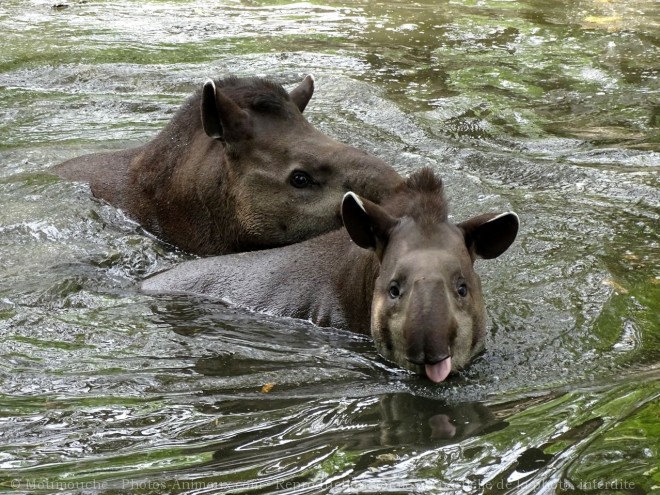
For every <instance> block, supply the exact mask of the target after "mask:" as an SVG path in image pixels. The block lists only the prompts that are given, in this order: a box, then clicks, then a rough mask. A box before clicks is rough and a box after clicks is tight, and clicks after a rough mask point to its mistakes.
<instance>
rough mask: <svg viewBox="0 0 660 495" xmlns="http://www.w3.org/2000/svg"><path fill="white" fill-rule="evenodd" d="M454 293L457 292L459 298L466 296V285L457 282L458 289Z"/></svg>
mask: <svg viewBox="0 0 660 495" xmlns="http://www.w3.org/2000/svg"><path fill="white" fill-rule="evenodd" d="M456 292H458V295H459V296H461V297H465V296H467V295H468V288H467V285H465V282H459V284H458V287H456Z"/></svg>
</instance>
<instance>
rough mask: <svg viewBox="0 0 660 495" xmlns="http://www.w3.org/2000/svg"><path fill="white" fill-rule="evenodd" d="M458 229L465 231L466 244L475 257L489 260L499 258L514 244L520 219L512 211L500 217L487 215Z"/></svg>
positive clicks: (469, 221)
mask: <svg viewBox="0 0 660 495" xmlns="http://www.w3.org/2000/svg"><path fill="white" fill-rule="evenodd" d="M458 227H459V228H460V229H461V230H462V231H463V236H464V237H465V244H466V246H467V247H468V249H469V250H470V252H471V253H472V254H473V257H475V256H476V257H478V258H483V259H487V260H489V259H493V258H497V257H498V256H499V255H501V254H502V253H503V252H504V251H506V250H507V249H509V246H511V244H513V241H515V240H516V236H517V235H518V228H519V227H520V219H519V218H518V215H517V214H515V213H514V212H512V211H508V212H506V213H500V214H498V215H495V214H493V213H486V214H485V215H480V216H478V217H475V218H471V219H470V220H467V221H466V222H463V223H460V224H459V225H458Z"/></svg>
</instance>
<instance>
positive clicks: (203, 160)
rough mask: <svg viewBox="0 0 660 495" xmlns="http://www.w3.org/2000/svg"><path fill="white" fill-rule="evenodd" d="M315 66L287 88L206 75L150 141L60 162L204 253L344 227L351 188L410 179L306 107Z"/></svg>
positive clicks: (148, 223) (159, 232) (384, 188)
mask: <svg viewBox="0 0 660 495" xmlns="http://www.w3.org/2000/svg"><path fill="white" fill-rule="evenodd" d="M313 91H314V79H313V78H312V77H311V76H307V77H306V78H305V79H304V80H303V82H302V83H301V84H300V85H299V86H298V87H296V88H295V89H293V90H292V91H291V92H290V93H287V92H286V91H285V90H284V88H282V86H281V85H279V84H276V83H274V82H272V81H270V80H266V79H261V78H242V79H241V78H234V77H230V78H227V79H223V80H215V81H212V80H209V81H207V82H206V83H205V84H204V86H203V87H202V89H201V90H200V91H198V92H197V93H195V94H194V95H193V96H192V97H191V98H189V99H188V101H187V102H186V103H185V104H184V105H183V107H182V108H181V109H180V110H179V111H178V113H177V114H176V115H175V116H174V117H173V118H172V120H171V121H170V122H169V124H168V125H167V126H166V127H165V128H164V129H163V130H162V131H161V132H160V133H159V134H158V135H157V136H156V137H155V138H154V139H153V140H152V141H150V142H148V143H147V144H145V145H143V146H139V147H137V148H132V149H128V150H123V151H115V152H109V153H98V154H92V155H86V156H81V157H78V158H74V159H72V160H69V161H66V162H64V163H62V164H60V165H57V166H56V167H55V168H54V172H55V173H56V174H58V175H60V176H61V177H64V178H68V179H72V180H80V181H86V182H89V183H90V184H91V189H92V193H93V194H94V195H95V196H96V197H98V198H101V199H104V200H106V201H108V202H109V203H110V204H112V205H114V206H116V207H118V208H121V209H123V210H124V211H125V212H126V213H127V214H128V215H129V216H130V217H132V218H133V219H135V220H136V221H138V222H139V223H140V224H141V225H142V226H143V227H145V228H146V229H147V230H149V231H150V232H152V233H153V234H155V235H156V236H158V237H159V238H161V239H162V240H164V241H167V242H169V243H171V244H174V245H176V246H178V247H180V248H182V249H184V250H186V251H188V252H191V253H195V254H201V255H208V254H223V253H232V252H239V251H247V250H253V249H264V248H269V247H273V246H280V245H285V244H291V243H294V242H299V241H302V240H305V239H308V238H310V237H314V236H316V235H319V234H321V233H324V232H328V231H330V230H333V229H336V228H338V227H340V226H341V215H340V204H341V200H342V197H343V195H344V193H345V192H347V191H349V190H352V191H355V192H357V193H358V194H361V195H363V196H365V197H367V198H369V199H371V200H373V201H376V202H378V201H379V200H380V199H381V198H382V197H383V195H388V194H390V193H391V191H392V190H393V189H394V188H396V187H397V186H399V185H400V184H401V183H402V182H403V178H401V177H400V176H399V175H398V174H397V173H396V172H395V171H394V170H393V169H392V168H391V167H390V166H389V165H387V164H386V163H385V162H383V161H382V160H380V159H378V158H376V157H374V156H371V155H368V154H367V153H365V152H363V151H359V150H357V149H355V148H352V147H350V146H346V145H344V144H341V143H339V142H337V141H335V140H333V139H331V138H330V137H328V136H326V135H324V134H323V133H321V132H320V131H318V130H317V129H315V128H314V127H313V126H312V125H311V124H310V123H309V122H308V121H307V120H306V119H305V117H303V115H302V111H303V110H304V109H305V107H306V106H307V103H308V102H309V100H310V98H311V96H312V93H313Z"/></svg>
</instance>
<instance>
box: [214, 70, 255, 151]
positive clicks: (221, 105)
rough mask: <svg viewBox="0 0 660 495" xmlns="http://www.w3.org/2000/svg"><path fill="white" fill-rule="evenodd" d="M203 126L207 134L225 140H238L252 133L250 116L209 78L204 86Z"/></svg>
mask: <svg viewBox="0 0 660 495" xmlns="http://www.w3.org/2000/svg"><path fill="white" fill-rule="evenodd" d="M201 114H202V126H203V127H204V132H206V134H207V136H209V137H210V138H212V139H218V140H220V141H225V142H238V141H240V140H242V139H247V138H249V137H250V136H251V135H252V124H251V122H250V116H249V115H248V114H247V112H245V111H244V110H243V109H242V108H241V107H239V106H238V105H237V104H236V103H234V101H233V100H232V99H230V98H228V97H227V96H225V94H224V93H223V92H222V91H220V90H219V89H216V87H215V82H213V80H211V79H209V80H208V81H206V82H205V83H204V86H203V87H202V102H201Z"/></svg>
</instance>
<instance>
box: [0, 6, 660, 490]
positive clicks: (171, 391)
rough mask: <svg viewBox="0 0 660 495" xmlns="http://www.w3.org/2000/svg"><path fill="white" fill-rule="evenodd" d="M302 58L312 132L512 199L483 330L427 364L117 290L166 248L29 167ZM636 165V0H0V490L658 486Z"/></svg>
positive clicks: (645, 54)
mask: <svg viewBox="0 0 660 495" xmlns="http://www.w3.org/2000/svg"><path fill="white" fill-rule="evenodd" d="M57 3H62V4H63V5H66V7H64V6H61V7H57V8H54V5H55V4H57ZM308 73H313V74H314V75H315V77H316V81H317V84H316V88H317V89H316V93H315V96H314V98H313V99H312V101H311V102H310V105H309V106H308V108H307V110H306V114H307V116H308V118H309V119H310V120H311V121H312V122H313V123H314V124H315V125H316V126H317V127H319V128H320V129H322V130H323V131H324V132H326V133H328V134H330V135H332V136H334V137H336V138H338V139H341V140H343V141H345V142H347V143H350V144H352V145H355V146H359V147H361V148H364V149H366V150H368V151H370V152H372V153H374V154H376V155H378V156H380V157H382V158H384V159H386V160H387V161H388V162H390V163H391V164H392V165H393V166H394V167H395V168H396V169H397V170H399V171H400V172H402V173H404V174H405V173H407V172H409V171H410V170H414V169H415V168H417V167H419V166H422V165H432V166H433V167H435V168H436V169H437V170H439V171H440V172H441V173H442V175H443V177H444V178H445V182H446V184H447V187H448V192H449V195H450V200H451V208H452V214H453V216H454V218H456V219H457V220H461V219H464V218H467V217H469V216H470V215H473V214H476V213H481V212H484V211H504V210H508V209H513V210H515V211H516V212H518V213H519V215H520V218H521V222H522V230H521V233H520V236H519V238H518V241H517V243H516V244H515V246H514V247H513V249H512V250H510V251H509V252H508V253H507V254H506V255H505V256H504V257H502V258H501V259H498V260H497V261H493V262H480V264H479V266H478V270H479V272H480V273H481V274H482V279H483V283H484V290H485V299H486V303H487V306H488V319H489V335H488V341H487V351H486V352H485V354H484V355H483V356H481V357H480V358H478V359H477V360H476V361H475V363H474V364H473V365H472V366H471V367H470V368H469V369H467V370H465V372H463V373H462V374H461V375H460V376H458V377H456V378H455V379H452V380H450V381H449V382H447V383H445V384H443V385H441V386H437V385H433V384H431V383H430V382H428V381H426V380H421V379H419V378H417V377H415V376H411V375H409V374H407V373H405V372H403V371H401V370H398V369H396V368H393V367H392V366H391V365H389V364H388V363H387V362H385V361H383V360H382V359H380V358H379V357H378V355H377V354H376V352H375V350H374V348H373V344H372V343H371V342H370V341H369V339H366V338H363V337H360V336H357V335H352V334H350V333H347V332H340V331H332V330H328V329H323V330H320V329H316V328H314V327H313V326H311V325H309V324H306V323H304V322H299V321H295V320H287V319H276V318H272V317H267V316H263V315H253V314H249V313H245V312H241V311H239V310H236V309H231V308H226V307H224V306H221V305H218V304H213V303H210V302H208V301H199V300H194V299H187V298H179V297H160V298H152V297H148V296H145V295H142V294H140V293H139V292H138V291H137V290H136V284H137V282H138V281H139V280H140V279H141V278H142V277H144V276H145V275H147V274H150V273H153V272H154V271H158V270H161V269H164V268H166V267H168V266H172V265H173V264H175V263H177V262H179V261H181V260H183V259H187V258H188V257H187V256H185V255H183V254H181V253H178V252H173V251H171V250H168V249H167V248H165V247H164V246H162V245H161V244H159V243H158V242H157V241H155V240H153V239H151V238H148V237H145V236H144V235H142V234H141V233H140V231H139V229H138V228H137V226H136V225H135V224H133V223H132V222H130V221H129V220H128V219H126V218H125V217H124V216H123V215H122V213H121V212H118V211H117V210H115V209H114V208H112V207H110V206H108V205H105V204H102V203H99V202H97V201H95V200H93V199H91V197H90V194H89V191H88V189H87V187H86V186H85V185H83V184H72V183H67V182H62V181H60V180H58V179H56V178H54V177H52V176H51V175H49V174H48V169H49V167H51V166H52V165H55V164H56V163H59V162H61V161H63V160H64V159H67V158H70V157H73V156H77V155H79V154H83V153H87V152H91V151H97V150H106V149H119V148H125V147H128V146H131V145H134V144H138V143H143V142H145V141H146V140H148V139H149V138H150V137H152V136H153V135H154V133H155V132H157V130H158V129H160V128H161V127H162V126H163V124H164V123H165V122H166V121H167V120H168V119H169V118H170V117H171V116H172V114H173V112H174V111H175V110H176V108H177V107H178V105H180V103H181V102H182V101H183V100H184V99H185V97H186V96H187V95H188V94H189V93H191V92H192V91H193V90H194V89H195V88H196V87H197V86H198V85H199V84H200V83H201V82H202V81H203V80H204V79H205V78H207V77H209V76H222V75H227V74H237V75H261V76H268V77H272V78H275V79H277V80H278V81H280V82H282V83H283V84H284V85H285V86H286V87H288V88H291V87H293V86H294V85H295V84H297V83H298V82H299V81H300V80H302V77H303V76H304V75H305V74H308ZM659 171H660V4H658V3H657V2H654V1H653V0H638V1H635V2H630V1H623V0H573V1H562V2H559V1H555V0H546V1H544V2H540V1H537V0H527V1H513V0H479V1H467V0H466V1H458V0H456V1H443V2H430V1H423V2H415V3H411V2H403V1H401V2H347V1H337V2H326V3H319V2H311V3H295V4H291V3H287V2H281V1H271V2H267V1H257V0H252V1H247V0H246V1H232V2H229V1H225V2H222V1H221V2H208V1H207V2H201V1H199V2H183V1H173V0H171V1H159V0H140V1H123V2H107V1H100V0H89V1H84V2H83V1H65V2H54V1H43V0H3V1H2V3H0V205H1V208H0V491H3V492H7V493H55V492H65V493H190V494H201V493H283V494H284V493H287V494H288V493H296V494H307V493H332V494H336V493H342V494H344V493H374V494H375V493H396V494H403V493H420V494H421V493H423V494H426V493H429V494H445V493H483V494H504V493H523V494H524V493H529V494H536V493H553V494H555V493H558V494H574V493H581V494H584V493H593V494H602V493H626V494H646V493H660V468H659V467H658V466H660V426H659V425H660V423H659V422H658V418H659V417H660V401H659V397H660V234H659V232H660V225H659V218H660V174H659ZM264 386H266V387H265V388H264Z"/></svg>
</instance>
